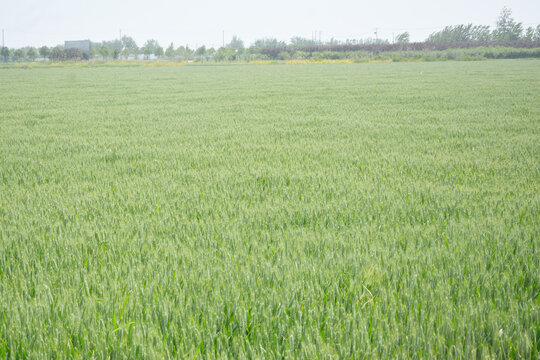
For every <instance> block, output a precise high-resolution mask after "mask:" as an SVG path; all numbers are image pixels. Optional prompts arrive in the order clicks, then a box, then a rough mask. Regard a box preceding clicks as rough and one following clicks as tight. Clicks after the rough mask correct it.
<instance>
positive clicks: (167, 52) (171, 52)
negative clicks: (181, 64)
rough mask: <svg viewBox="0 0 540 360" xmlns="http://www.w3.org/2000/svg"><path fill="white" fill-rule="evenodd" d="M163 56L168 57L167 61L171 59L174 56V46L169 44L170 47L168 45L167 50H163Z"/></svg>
mask: <svg viewBox="0 0 540 360" xmlns="http://www.w3.org/2000/svg"><path fill="white" fill-rule="evenodd" d="M165 56H166V57H168V58H169V59H172V58H174V57H175V56H176V51H174V44H173V43H171V45H169V47H168V48H167V50H165Z"/></svg>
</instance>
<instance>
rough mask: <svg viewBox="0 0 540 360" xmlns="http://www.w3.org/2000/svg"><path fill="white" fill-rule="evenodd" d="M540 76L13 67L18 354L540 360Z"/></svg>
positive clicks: (7, 97)
mask: <svg viewBox="0 0 540 360" xmlns="http://www.w3.org/2000/svg"><path fill="white" fill-rule="evenodd" d="M539 239H540V61H537V60H498V61H484V62H445V63H388V64H386V63H379V64H328V65H266V66H259V65H236V66H224V65H222V66H183V67H174V68H171V67H121V66H120V67H95V68H54V67H52V68H39V67H37V68H30V69H25V68H11V69H10V68H5V69H0V358H8V359H11V358H43V359H53V358H84V359H87V358H98V359H102V358H130V359H133V358H154V359H158V358H167V357H170V358H187V359H192V358H223V357H227V358H269V359H273V358H306V359H313V358H317V357H319V358H325V359H327V358H354V359H361V358H369V359H372V358H409V357H410V358H467V359H471V358H492V357H493V358H538V357H539V356H540V355H539V353H540V298H539V296H538V294H539V292H540V240H539Z"/></svg>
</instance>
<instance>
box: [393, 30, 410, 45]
mask: <svg viewBox="0 0 540 360" xmlns="http://www.w3.org/2000/svg"><path fill="white" fill-rule="evenodd" d="M410 41H411V35H410V34H409V33H408V32H407V31H406V32H404V33H401V34H398V36H396V42H397V43H400V44H407V43H409V42H410Z"/></svg>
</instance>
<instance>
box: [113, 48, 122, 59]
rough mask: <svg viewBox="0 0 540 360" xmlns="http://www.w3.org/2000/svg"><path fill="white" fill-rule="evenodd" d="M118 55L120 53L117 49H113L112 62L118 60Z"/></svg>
mask: <svg viewBox="0 0 540 360" xmlns="http://www.w3.org/2000/svg"><path fill="white" fill-rule="evenodd" d="M120 53H121V51H120V50H119V49H114V50H113V51H112V57H113V59H114V60H118V58H119V57H120Z"/></svg>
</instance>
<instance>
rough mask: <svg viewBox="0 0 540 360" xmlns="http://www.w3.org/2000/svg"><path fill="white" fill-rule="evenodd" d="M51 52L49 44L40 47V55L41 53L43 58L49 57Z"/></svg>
mask: <svg viewBox="0 0 540 360" xmlns="http://www.w3.org/2000/svg"><path fill="white" fill-rule="evenodd" d="M50 53H51V49H49V48H48V47H47V46H42V47H40V48H39V55H41V57H43V58H47V57H49V55H50Z"/></svg>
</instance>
